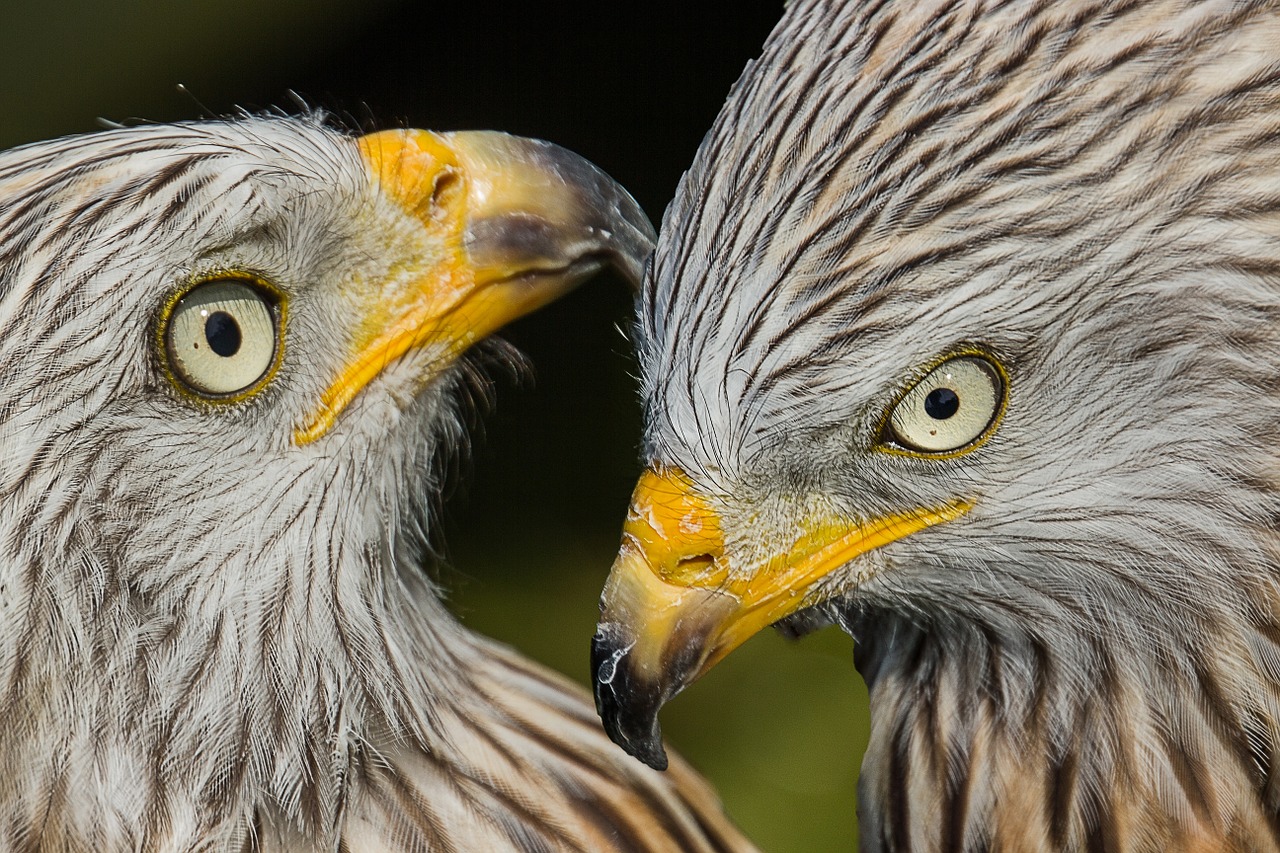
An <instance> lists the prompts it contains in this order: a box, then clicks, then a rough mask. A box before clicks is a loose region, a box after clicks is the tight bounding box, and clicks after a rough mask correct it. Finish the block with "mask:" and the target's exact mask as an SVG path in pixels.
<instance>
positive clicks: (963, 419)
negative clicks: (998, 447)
mask: <svg viewBox="0 0 1280 853" xmlns="http://www.w3.org/2000/svg"><path fill="white" fill-rule="evenodd" d="M1003 405H1004V379H1003V376H1002V374H1001V372H1000V371H999V369H997V368H996V366H995V365H994V364H992V363H991V362H990V361H988V360H987V359H986V358H982V357H979V356H967V355H966V356H959V357H957V358H952V359H949V360H947V361H945V362H943V363H942V364H940V365H938V366H937V367H935V368H934V369H933V370H932V371H930V373H929V375H928V376H926V377H924V378H923V379H921V380H920V381H919V382H918V383H916V385H915V387H913V388H912V389H911V390H910V391H908V392H907V393H906V394H905V395H904V396H903V398H902V399H901V400H899V401H898V405H896V406H895V407H894V408H893V411H892V412H891V413H890V414H889V422H888V424H887V425H886V426H887V427H888V428H887V430H886V432H887V435H886V436H885V438H886V439H887V440H889V441H891V442H893V443H896V444H898V445H900V446H902V447H904V448H906V449H908V450H915V451H919V452H921V453H948V452H950V451H953V450H959V449H961V448H963V447H965V446H966V445H969V444H972V443H974V442H975V441H977V440H978V439H979V438H981V437H982V436H984V435H985V434H986V433H987V432H988V431H989V430H990V429H991V428H992V427H993V426H995V422H996V420H997V418H998V415H999V414H1000V410H1001V408H1002V407H1003Z"/></svg>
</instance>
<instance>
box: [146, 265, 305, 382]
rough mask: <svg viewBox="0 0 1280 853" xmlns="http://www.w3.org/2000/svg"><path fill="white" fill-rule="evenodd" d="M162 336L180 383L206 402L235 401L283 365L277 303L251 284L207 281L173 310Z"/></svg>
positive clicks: (220, 280)
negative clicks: (226, 399)
mask: <svg viewBox="0 0 1280 853" xmlns="http://www.w3.org/2000/svg"><path fill="white" fill-rule="evenodd" d="M163 335H164V352H165V355H166V356H167V359H168V363H169V368H170V370H171V371H172V372H173V375H174V376H175V377H176V378H177V379H178V380H179V381H181V382H182V383H183V384H184V385H186V386H187V387H188V388H189V389H190V390H192V391H194V392H196V393H197V394H200V395H201V396H204V397H209V398H214V399H219V398H227V397H236V396H238V395H240V394H242V393H244V392H246V391H249V390H252V389H253V388H254V386H256V385H259V384H261V383H262V382H263V381H264V380H266V379H267V378H268V377H269V375H270V374H271V373H272V371H273V369H274V368H275V366H276V364H277V362H278V360H279V353H280V351H281V345H280V343H281V342H280V322H279V311H278V310H277V299H276V298H275V296H274V294H271V293H269V292H267V291H266V290H265V289H264V288H261V287H258V286H255V285H254V284H253V283H251V282H248V281H243V280H239V279H215V280H212V281H206V282H204V283H202V284H198V285H196V286H195V287H193V288H192V289H191V290H189V291H187V292H186V293H185V294H183V295H182V297H181V298H180V299H178V301H177V302H176V303H174V304H173V307H172V308H171V309H170V310H169V313H168V318H167V320H166V321H165V323H164V332H163Z"/></svg>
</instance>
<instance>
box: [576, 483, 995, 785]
mask: <svg viewBox="0 0 1280 853" xmlns="http://www.w3.org/2000/svg"><path fill="white" fill-rule="evenodd" d="M969 509H970V504H968V503H965V502H955V503H951V504H947V505H944V506H942V507H939V508H936V509H917V510H908V511H906V512H901V513H895V514H891V515H886V516H883V517H880V518H873V519H870V520H862V521H858V522H851V521H849V520H848V519H847V518H834V517H813V518H802V519H799V520H797V522H796V524H795V526H794V529H793V530H792V531H791V532H790V533H789V534H787V535H786V536H784V537H782V540H781V541H779V542H778V543H777V545H778V547H777V548H776V549H772V550H771V551H770V552H769V553H767V554H765V555H764V556H763V557H762V558H760V559H757V560H754V561H753V565H751V566H737V565H734V562H733V560H731V559H730V557H729V555H728V554H727V553H726V550H725V539H724V534H723V531H722V528H721V522H720V518H719V516H718V515H717V513H716V512H715V510H714V509H713V507H712V505H711V502H710V500H708V498H706V497H705V496H703V495H701V494H699V493H698V492H697V491H696V490H695V489H694V487H693V484H692V482H691V481H690V480H689V478H688V477H687V476H686V475H685V474H684V473H683V472H681V471H680V470H678V469H671V468H668V469H664V470H650V471H648V472H646V473H645V474H644V476H642V477H641V478H640V483H639V485H637V486H636V490H635V494H634V495H633V496H632V501H631V508H630V511H629V512H628V514H627V521H626V524H625V526H624V527H623V534H622V546H621V549H620V551H619V554H618V558H617V560H616V561H615V562H614V564H613V569H612V570H611V571H610V573H609V580H608V582H607V583H606V585H605V589H604V594H603V595H602V597H601V600H600V614H601V615H600V625H599V627H598V629H597V631H596V636H595V638H594V640H593V642H592V666H593V669H594V671H595V694H596V707H597V709H598V710H599V712H600V715H601V718H602V719H603V721H604V725H605V729H606V730H607V731H608V732H609V735H610V737H612V738H613V740H614V742H615V743H617V744H618V745H619V746H621V747H622V748H623V749H625V750H626V751H627V752H629V753H631V754H632V755H634V756H636V757H637V758H639V759H640V760H641V761H644V762H645V763H646V764H649V765H650V766H652V767H656V768H658V769H662V768H664V767H665V766H666V763H667V761H666V754H665V752H664V751H663V747H662V740H661V734H660V731H659V728H658V723H657V714H658V711H659V710H660V709H661V707H662V705H663V704H665V703H666V701H667V700H668V699H670V698H671V697H672V696H674V695H675V694H676V693H678V692H679V691H680V690H682V689H683V688H685V687H687V686H688V685H689V684H691V683H693V682H694V681H696V680H697V679H698V678H699V677H701V676H702V675H703V674H704V673H705V672H706V671H707V670H709V669H710V668H711V667H713V666H714V665H715V664H716V663H718V662H719V661H720V660H722V659H723V658H724V657H725V655H727V654H729V652H731V651H733V650H734V649H736V648H737V647H738V646H740V645H742V643H744V642H746V640H747V639H748V638H749V637H751V636H752V635H753V634H755V633H756V632H757V631H759V630H760V629H761V628H764V627H766V626H768V625H771V624H773V623H774V622H777V621H778V620H779V619H782V618H784V617H786V616H789V615H791V614H792V613H795V612H796V611H797V610H800V609H801V608H804V607H808V606H811V605H814V604H819V603H821V602H822V601H823V600H824V597H823V594H822V591H821V590H820V589H819V586H820V584H819V581H821V580H822V579H823V578H825V577H827V576H828V575H830V574H831V573H832V572H833V571H835V570H836V569H839V568H841V567H843V566H845V565H847V564H848V563H849V562H851V561H852V560H853V559H854V558H856V557H858V556H859V555H861V554H865V553H866V552H868V551H871V550H873V549H875V548H879V547H881V546H882V545H887V544H889V543H890V542H894V541H896V540H898V539H901V538H903V537H905V536H909V535H911V534H912V533H915V532H917V531H919V530H923V529H924V528H926V527H931V526H933V525H935V524H940V523H942V522H945V521H950V520H952V519H954V518H957V517H959V516H961V515H963V514H964V513H965V512H967V511H968V510H969Z"/></svg>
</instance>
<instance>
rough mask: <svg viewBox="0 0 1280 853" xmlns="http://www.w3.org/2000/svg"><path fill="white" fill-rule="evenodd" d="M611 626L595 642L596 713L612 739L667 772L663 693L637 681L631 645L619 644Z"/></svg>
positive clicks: (592, 663)
mask: <svg viewBox="0 0 1280 853" xmlns="http://www.w3.org/2000/svg"><path fill="white" fill-rule="evenodd" d="M610 627H612V626H609V625H601V626H600V628H599V629H598V630H597V631H596V635H595V637H593V638H592V640H591V671H592V672H593V673H594V674H595V678H594V679H593V687H594V691H595V697H596V712H597V713H598V714H599V715H600V721H601V722H602V723H603V724H604V730H605V732H606V733H607V734H608V735H609V739H610V740H612V741H613V742H614V743H616V744H617V745H618V746H620V747H622V749H623V750H624V751H625V752H626V753H627V754H628V755H631V756H633V757H635V758H638V759H640V760H641V761H643V762H644V763H645V764H647V765H649V766H650V767H652V768H653V769H654V770H666V769H667V751H666V749H665V748H663V745H662V728H661V727H660V726H659V725H658V710H659V709H660V708H661V707H662V705H663V702H664V701H665V699H664V697H663V691H662V690H661V689H655V687H656V685H647V684H645V683H643V682H641V681H640V679H638V678H637V674H636V673H635V671H634V670H633V669H632V668H631V666H630V665H629V661H628V659H627V651H628V650H629V648H630V646H628V645H624V644H622V643H620V642H618V641H617V638H616V636H614V634H615V632H613V631H611V630H609V629H610Z"/></svg>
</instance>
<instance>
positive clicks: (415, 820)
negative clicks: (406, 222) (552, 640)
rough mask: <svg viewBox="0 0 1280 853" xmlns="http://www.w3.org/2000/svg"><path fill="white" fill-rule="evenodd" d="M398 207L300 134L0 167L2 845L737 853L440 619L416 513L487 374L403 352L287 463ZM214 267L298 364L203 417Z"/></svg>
mask: <svg viewBox="0 0 1280 853" xmlns="http://www.w3.org/2000/svg"><path fill="white" fill-rule="evenodd" d="M388 211H389V208H388V203H387V201H386V199H385V198H382V197H380V196H378V194H377V192H376V187H374V186H373V184H372V183H371V181H370V179H369V174H368V171H367V170H366V168H365V165H364V163H363V162H362V161H361V159H360V156H359V154H358V152H357V148H356V145H355V144H354V143H353V140H352V139H351V138H350V137H347V136H345V135H343V134H341V133H338V132H336V131H334V130H332V129H330V128H327V127H325V126H324V125H323V122H322V121H320V120H318V119H313V118H303V119H245V120H242V121H237V122H225V123H224V122H216V123H206V124H193V125H181V126H147V127H136V128H131V129H120V130H114V131H109V132H105V133H101V134H95V135H90V136H82V137H75V138H69V139H65V140H60V141H55V142H49V143H41V144H36V145H31V146H27V147H25V148H21V149H16V150H13V151H10V152H7V153H4V154H0V363H2V364H3V365H4V367H3V369H2V370H0V685H2V687H0V690H2V693H0V697H2V698H0V718H2V719H3V720H4V724H3V725H2V726H0V767H3V769H4V772H3V774H0V848H3V849H5V850H48V851H64V850H65V851H107V850H155V851H160V850H164V851H178V850H184V851H185V850H207V851H225V850H261V851H268V850H298V851H301V850H343V851H361V850H369V851H375V850H376V851H383V850H406V851H407V850H431V851H481V850H484V851H489V850H494V851H497V850H520V851H553V850H554V851H559V850H578V851H600V850H615V849H616V850H662V851H666V850H672V849H682V850H685V849H687V850H699V851H712V850H716V851H719V850H733V849H749V848H748V845H747V843H746V842H745V841H744V840H743V839H741V837H740V836H739V835H738V834H737V832H736V831H735V830H734V829H733V828H732V826H731V825H729V824H728V822H727V820H726V819H725V818H724V816H723V814H722V813H721V811H720V806H719V803H718V802H717V801H716V800H715V798H714V796H713V795H712V794H711V793H710V791H709V789H708V788H707V787H706V786H705V783H704V782H703V781H702V780H701V779H700V778H698V777H697V776H696V775H695V774H694V773H693V772H692V771H691V770H690V769H689V768H688V767H687V766H682V767H681V768H680V769H679V772H678V773H677V774H676V775H675V776H674V777H665V778H664V777H663V776H662V775H661V774H657V773H653V772H649V771H648V770H647V769H645V768H641V767H639V766H638V765H635V764H634V762H631V761H630V760H629V759H627V758H626V757H625V756H623V755H621V754H620V753H618V752H617V751H616V750H615V749H614V748H613V747H612V745H611V744H609V743H608V741H607V739H606V738H605V737H604V735H603V733H602V732H601V731H600V729H599V724H598V722H597V721H596V719H595V717H594V715H593V714H592V713H591V711H590V705H589V702H588V701H586V700H585V697H584V696H583V695H582V693H581V691H580V690H579V689H578V688H576V687H574V686H572V685H569V684H568V683H567V682H566V681H565V680H563V679H562V678H560V677H558V676H556V675H554V674H552V673H549V672H546V671H544V670H543V669H541V668H539V667H537V666H535V665H533V664H532V663H530V662H527V661H524V660H522V659H521V658H520V657H519V656H517V655H516V654H514V653H513V652H511V651H509V650H507V649H504V648H502V647H499V646H497V645H496V644H494V643H492V642H490V641H488V640H485V639H484V638H482V637H479V636H476V635H475V634H473V633H471V632H469V631H467V630H465V629H464V628H463V627H462V626H461V625H460V624H459V623H458V622H457V621H456V620H455V619H454V617H453V616H451V615H450V614H449V612H448V611H447V610H446V609H445V608H444V606H443V605H442V604H441V603H440V600H439V598H438V596H437V594H436V590H435V589H434V588H433V586H432V585H431V583H430V582H429V581H428V580H427V578H426V576H425V574H424V572H423V570H422V559H423V556H424V554H425V550H426V527H427V525H428V520H427V519H428V514H429V513H428V511H429V509H430V507H429V504H430V502H431V500H432V499H433V495H435V494H436V490H437V486H438V480H439V479H440V476H441V470H442V465H443V463H444V462H445V461H446V460H447V459H448V458H449V457H450V456H451V455H452V454H453V453H454V452H455V451H456V449H457V448H458V447H459V446H460V445H464V444H465V442H466V436H465V434H464V430H463V421H464V420H465V419H464V418H463V417H462V415H461V412H460V406H462V405H465V398H466V397H467V395H468V394H470V393H476V390H477V389H479V393H484V392H483V389H482V388H480V386H478V385H477V383H478V382H480V381H481V380H480V379H479V374H478V373H476V371H475V370H474V367H473V366H472V367H469V366H468V365H467V363H466V362H465V361H464V362H463V364H462V365H461V366H456V367H454V368H451V369H448V370H444V371H443V372H441V371H440V370H437V369H434V368H433V367H432V364H431V362H430V359H431V358H432V357H433V356H432V353H431V351H430V350H429V348H428V349H419V350H414V351H412V352H410V353H409V354H408V355H406V356H404V357H403V358H401V359H400V360H399V361H398V362H396V363H394V364H391V365H387V366H385V369H384V370H383V371H382V373H381V375H380V376H379V377H378V379H377V381H376V382H374V383H373V384H372V385H370V386H369V387H368V388H366V389H365V391H364V392H363V393H361V394H360V395H359V396H358V397H357V398H356V399H355V401H354V402H353V403H352V405H351V406H350V407H349V408H348V409H347V411H345V412H344V413H343V414H342V416H341V417H340V418H339V420H338V422H337V423H336V424H335V425H334V427H333V429H332V430H331V431H330V433H329V434H328V435H326V436H324V438H323V439H321V440H319V441H316V442H315V443H312V444H308V445H306V446H301V447H300V446H296V445H294V444H293V443H292V442H291V435H292V430H293V425H294V424H295V423H297V422H298V421H299V419H300V418H301V417H302V416H303V415H304V414H306V412H307V411H308V410H309V409H310V408H312V407H313V406H314V404H315V400H316V399H317V398H318V396H319V392H320V390H321V389H323V388H324V387H325V385H326V384H327V383H328V382H329V380H330V377H332V376H333V375H334V374H335V372H336V371H337V369H338V368H339V367H340V365H341V361H342V358H343V357H344V356H345V354H346V350H345V349H344V348H343V346H341V345H340V344H343V343H344V342H345V338H346V335H347V334H348V327H347V323H348V321H349V319H350V315H351V314H352V312H353V309H354V307H355V306H354V305H353V304H352V303H351V301H350V299H351V297H350V295H349V294H350V290H349V288H348V285H349V283H350V282H353V281H357V280H360V279H361V278H377V277H378V276H382V275H386V274H388V269H389V268H391V267H393V266H394V265H395V264H398V263H402V262H403V256H402V249H403V247H404V246H405V245H409V240H410V237H409V236H407V232H404V231H400V230H397V226H396V224H395V223H396V222H399V221H400V220H398V219H396V217H395V216H393V215H391V214H390V213H389V212H388ZM401 227H404V226H403V225H402V226H401ZM223 269H241V270H252V271H255V272H257V273H259V274H261V275H263V276H264V277H267V278H269V279H270V280H272V281H275V282H277V283H279V284H280V286H281V287H284V288H287V289H289V291H290V293H291V308H290V322H289V326H288V329H287V337H286V340H285V347H286V350H285V352H286V355H285V360H284V363H283V365H282V367H281V370H280V373H279V376H278V377H277V378H276V379H275V381H273V382H272V384H271V385H270V386H269V387H268V388H267V389H266V390H265V391H264V392H262V393H261V394H259V395H258V396H256V397H255V398H254V399H253V400H251V401H249V402H247V403H245V404H241V405H236V406H214V405H208V404H206V405H200V404H195V403H193V402H192V401H191V400H188V399H184V398H183V397H182V395H180V394H178V393H176V392H175V390H174V388H173V387H171V385H170V384H169V383H168V382H167V381H166V380H165V378H164V377H163V376H162V375H161V371H160V370H158V368H157V364H156V361H157V355H156V350H155V347H154V345H153V337H154V335H155V331H154V330H155V317H156V312H157V310H158V309H159V306H160V305H161V304H162V302H163V300H164V298H165V295H166V293H168V292H170V291H171V290H172V288H173V287H174V284H175V282H182V281H185V280H188V279H190V278H191V277H192V276H197V275H202V274H206V273H209V272H211V271H212V272H216V271H218V270H223ZM468 373H470V378H468ZM424 376H427V377H433V378H431V379H430V381H429V382H424V380H423V378H422V377H424Z"/></svg>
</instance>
